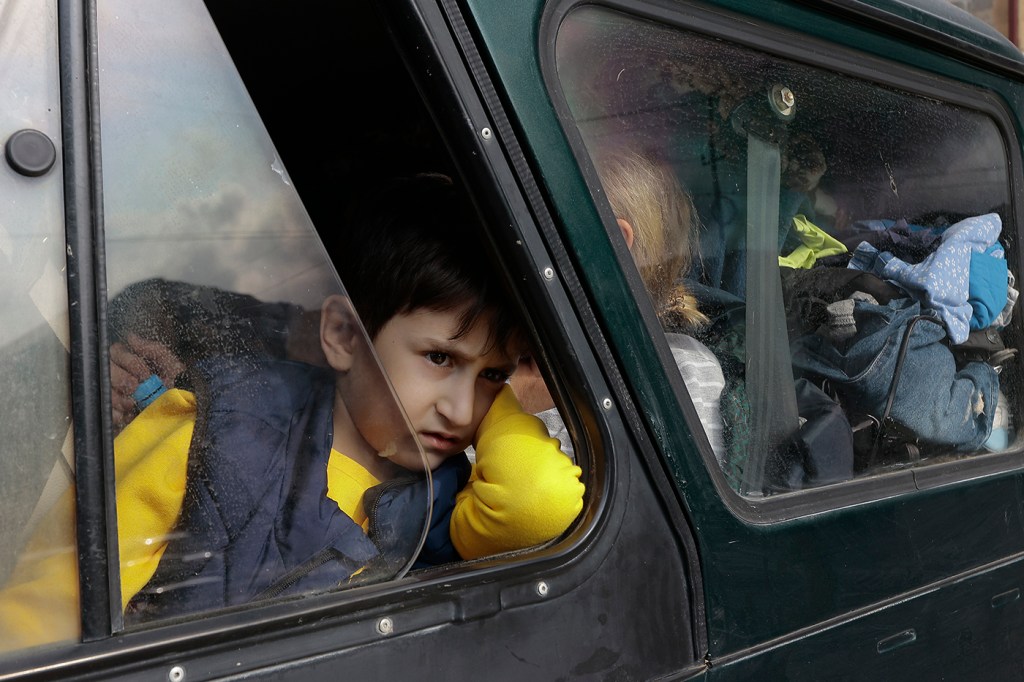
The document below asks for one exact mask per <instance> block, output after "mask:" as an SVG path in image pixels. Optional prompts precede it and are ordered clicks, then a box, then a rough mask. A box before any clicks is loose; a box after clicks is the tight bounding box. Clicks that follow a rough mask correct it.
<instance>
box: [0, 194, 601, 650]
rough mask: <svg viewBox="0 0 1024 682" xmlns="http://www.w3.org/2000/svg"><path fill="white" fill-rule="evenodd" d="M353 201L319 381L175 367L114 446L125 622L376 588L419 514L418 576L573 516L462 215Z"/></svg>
mask: <svg viewBox="0 0 1024 682" xmlns="http://www.w3.org/2000/svg"><path fill="white" fill-rule="evenodd" d="M367 206H368V209H367V210H366V211H364V212H363V213H361V214H356V215H353V216H351V217H350V219H349V221H348V229H347V230H346V231H345V233H344V235H341V236H340V237H339V241H338V243H337V244H332V247H333V248H334V250H335V252H336V254H337V257H336V261H337V262H338V265H339V271H340V272H341V274H342V277H343V279H344V281H345V283H346V286H347V293H348V296H331V297H329V298H328V299H327V300H326V301H325V302H324V304H323V307H322V309H321V315H320V341H321V347H322V351H323V356H324V357H323V359H324V361H325V363H326V365H327V366H328V368H329V369H325V368H322V367H316V366H314V365H312V364H307V363H296V362H289V361H285V360H278V359H272V358H267V357H260V356H258V355H257V354H252V353H246V352H237V353H232V354H229V355H212V354H211V355H209V356H208V357H196V356H195V355H194V356H193V357H190V358H182V359H183V360H184V361H185V364H186V365H188V364H190V361H192V362H191V366H190V367H189V369H188V370H187V371H186V372H185V373H184V374H183V375H182V376H181V377H179V379H178V380H177V381H176V384H177V388H173V389H171V390H167V391H166V392H164V393H163V394H162V395H160V396H159V397H158V398H157V399H156V400H155V401H154V402H153V403H152V404H150V405H149V406H148V407H146V408H145V409H143V410H142V411H141V412H140V414H139V416H138V417H136V418H135V419H134V420H133V421H132V422H131V423H129V424H128V425H127V426H126V427H125V429H124V430H123V431H122V432H121V433H120V435H119V436H118V437H117V439H116V441H115V460H116V465H117V502H118V536H119V543H120V553H121V585H122V604H123V606H124V607H125V619H126V622H128V623H133V622H139V621H143V620H148V619H151V618H155V617H171V616H178V615H184V614H187V613H193V612H196V611H199V610H206V609H210V608H217V607H224V606H230V605H233V604H241V603H246V602H249V601H252V600H254V599H260V598H268V597H273V596H278V595H291V594H302V593H307V592H311V591H319V590H324V589H330V588H331V587H336V586H339V585H344V584H351V583H353V582H355V581H364V580H373V579H378V580H379V579H385V578H388V577H391V576H393V575H395V574H397V573H398V572H399V571H400V570H401V569H402V568H403V567H405V566H407V565H408V564H409V563H410V561H411V559H412V558H413V554H414V552H415V551H416V549H417V548H418V547H419V546H420V541H421V538H422V537H423V533H424V530H425V528H424V525H425V521H426V519H425V515H426V510H427V508H428V504H431V503H432V504H433V513H432V514H431V517H430V523H429V533H428V534H427V537H426V540H425V543H424V544H423V549H422V550H421V551H420V553H419V555H418V559H419V562H420V564H424V565H428V564H437V563H443V562H447V561H453V560H457V559H460V558H462V559H469V558H475V557H479V556H485V555H488V554H492V553H496V552H501V551H508V550H513V549H520V548H524V547H528V546H531V545H535V544H539V543H541V542H545V541H547V540H550V539H552V538H554V537H557V536H558V535H559V534H560V533H562V532H563V531H564V530H565V529H566V528H568V526H569V525H570V524H571V523H572V521H573V520H574V519H575V517H576V516H577V514H578V513H579V511H580V509H581V508H582V497H583V485H582V484H581V483H580V482H579V480H578V479H579V476H580V470H579V468H578V467H575V466H574V465H573V464H572V462H571V461H570V460H569V459H568V458H567V457H565V456H564V455H563V454H562V453H561V452H560V451H559V450H558V445H557V441H554V440H552V439H550V438H548V437H547V432H546V430H545V429H544V426H543V424H542V423H541V422H539V420H537V419H536V418H535V417H533V416H531V415H527V414H525V413H523V412H522V410H521V408H519V405H518V403H517V402H516V400H515V397H514V395H513V394H512V393H511V389H510V388H509V387H508V386H506V384H505V381H506V379H507V378H508V376H509V374H510V373H511V372H512V371H513V370H514V369H515V366H516V361H517V359H518V357H519V355H520V354H521V350H520V349H521V346H522V340H521V338H520V332H519V330H518V325H517V322H516V321H515V319H514V318H513V317H512V315H511V314H510V312H509V307H508V305H507V304H506V302H505V301H504V299H503V296H502V293H501V291H500V290H499V289H497V288H496V287H495V286H494V285H493V283H492V281H491V277H490V275H489V273H488V271H487V268H486V265H485V264H484V263H482V262H481V260H480V257H479V242H478V239H479V236H478V235H477V234H474V232H473V230H472V226H473V225H474V224H475V220H474V218H473V215H472V213H471V212H470V210H469V209H468V206H467V205H466V204H465V202H464V201H462V200H461V199H460V197H459V196H458V195H457V193H456V192H455V189H454V187H452V185H451V183H450V181H448V180H447V179H445V178H442V177H440V176H417V177H416V178H413V179H407V180H403V181H400V182H398V183H397V184H394V185H391V186H389V187H388V188H386V192H385V193H382V194H380V195H379V196H378V200H377V201H371V202H369V203H368V204H367ZM353 305H354V307H353ZM357 313H358V315H357ZM357 318H362V320H363V322H364V324H365V326H366V336H364V335H363V333H362V331H361V329H360V327H359V325H358V319H357ZM371 344H372V346H373V348H375V349H376V352H377V355H378V356H379V358H380V361H381V364H382V366H383V369H384V370H385V371H386V372H387V376H388V377H390V380H391V382H392V384H391V386H389V383H388V381H387V379H385V376H384V375H383V374H382V373H381V371H380V368H379V367H378V365H377V363H376V360H375V359H374V357H373V355H372V353H371V352H370V348H371ZM202 354H203V353H201V352H200V353H199V354H198V355H202ZM182 386H186V387H188V388H189V389H191V390H183V389H182V388H181V387H182ZM392 386H393V390H394V394H397V397H398V399H399V400H400V401H401V403H402V405H403V407H404V408H405V413H406V415H407V416H408V421H406V419H405V418H403V417H402V415H401V413H399V412H398V410H397V409H396V407H395V403H394V399H393V394H392ZM409 427H411V429H410V428H409ZM413 434H415V438H413ZM417 441H418V442H419V443H421V444H422V453H423V455H421V454H420V453H421V450H420V448H419V447H418V446H417V444H416V443H417ZM470 444H473V445H474V446H475V448H476V453H477V462H476V465H475V466H474V467H471V466H470V464H469V462H468V460H467V458H466V457H465V454H463V451H464V450H465V448H466V447H468V446H469V445H470ZM424 464H426V466H428V467H429V468H430V469H432V471H433V473H432V479H433V486H432V487H431V486H428V485H427V484H426V481H425V479H424V478H423V477H422V476H421V475H417V474H416V473H413V472H417V471H421V470H422V469H423V468H424ZM72 570H73V567H72ZM72 575H73V573H72ZM69 582H70V583H71V584H76V581H75V580H74V579H73V578H71V579H70V580H69ZM0 600H2V597H0ZM71 610H72V614H73V615H75V614H74V608H73V606H72V609H71ZM48 613H49V614H50V615H51V619H50V620H49V622H48V626H49V627H50V630H49V632H48V633H47V634H48V636H49V637H51V638H52V637H55V636H56V637H60V636H61V635H60V633H59V632H58V633H55V632H54V630H53V629H52V628H53V626H54V622H53V619H52V615H53V613H54V609H53V608H49V609H48ZM71 620H72V621H74V620H75V619H74V618H72V619H71ZM74 626H75V627H77V624H75V625H74ZM65 636H66V635H65Z"/></svg>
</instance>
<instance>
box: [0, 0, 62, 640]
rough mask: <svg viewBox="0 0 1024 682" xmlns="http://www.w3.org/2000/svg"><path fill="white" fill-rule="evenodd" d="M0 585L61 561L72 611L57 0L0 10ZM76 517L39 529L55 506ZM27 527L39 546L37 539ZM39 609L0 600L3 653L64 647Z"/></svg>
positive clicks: (14, 595) (5, 597)
mask: <svg viewBox="0 0 1024 682" xmlns="http://www.w3.org/2000/svg"><path fill="white" fill-rule="evenodd" d="M0 16H3V21H2V22H0V65H3V66H2V67H0V68H2V71H3V80H4V82H5V83H6V84H7V86H6V87H5V88H3V92H2V93H0V138H2V139H3V142H4V149H5V159H4V162H3V164H2V166H3V168H2V169H0V196H2V197H3V200H2V201H3V204H4V210H3V215H2V217H0V283H2V284H0V289H2V291H3V296H2V297H0V346H2V348H3V350H2V352H0V377H2V380H3V383H4V386H5V390H4V391H3V397H2V398H0V402H2V408H0V414H2V415H3V426H2V429H0V430H2V433H3V435H4V437H3V445H2V452H3V455H2V456H0V467H2V471H0V491H2V496H0V499H2V500H3V502H2V507H3V514H0V547H2V549H0V583H6V584H9V585H14V586H17V585H24V584H25V583H26V582H27V581H28V580H30V579H32V578H33V576H32V575H30V574H28V573H26V572H25V571H23V570H19V569H18V568H17V564H18V562H19V561H23V560H27V559H33V558H34V559H45V557H47V556H52V555H60V556H62V557H65V558H66V559H69V560H70V564H68V569H69V570H68V573H67V574H66V575H65V576H62V577H64V578H65V579H66V580H67V581H69V582H70V584H71V585H72V586H73V587H75V588H76V589H74V590H73V591H72V593H70V594H68V602H69V607H70V612H71V614H72V615H77V611H78V604H77V586H76V585H75V583H76V581H77V575H76V568H75V563H74V560H75V556H76V555H77V549H76V546H75V527H74V523H73V520H74V516H73V513H74V509H73V503H74V500H73V498H72V497H70V496H69V495H67V491H68V489H69V485H70V484H71V482H72V481H73V480H74V461H75V460H74V450H73V438H72V429H71V405H70V400H71V398H70V375H69V353H68V351H69V348H70V345H69V344H70V342H69V324H68V294H67V280H66V277H65V271H66V268H65V258H66V248H67V247H66V243H65V238H64V212H63V203H62V200H63V196H62V192H63V187H62V175H63V174H62V172H61V163H60V160H59V156H60V154H59V150H60V139H61V128H60V106H59V102H60V89H59V88H60V86H59V81H58V73H57V63H58V62H57V7H56V3H53V2H44V3H36V2H20V1H11V2H5V3H0ZM54 509H61V510H64V511H67V512H69V514H66V515H64V516H63V517H62V520H61V521H60V522H57V523H52V524H42V523H41V520H42V519H43V518H44V517H46V516H47V515H48V514H49V513H50V512H51V510H54ZM31 530H38V531H39V534H40V535H42V536H45V538H44V539H43V540H37V541H32V533H31V532H30V531H31ZM35 607H36V604H35V603H34V602H33V601H32V600H31V599H30V598H26V595H25V594H24V593H21V592H19V590H18V589H17V588H16V587H15V588H14V589H13V590H12V591H5V592H4V593H3V594H0V613H2V614H3V618H2V619H0V621H2V622H0V649H2V650H4V651H9V650H12V649H17V648H20V647H22V646H24V645H25V640H26V638H29V637H31V636H40V635H41V636H44V637H47V638H49V639H62V638H63V637H64V635H63V634H62V633H59V632H58V633H49V632H47V630H48V628H46V627H45V626H44V627H42V628H38V627H37V628H36V629H35V630H33V631H32V632H29V629H30V625H29V624H28V623H25V622H24V621H23V618H24V616H25V615H27V614H31V613H32V612H33V610H34V609H35Z"/></svg>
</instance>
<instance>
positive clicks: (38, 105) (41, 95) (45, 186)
mask: <svg viewBox="0 0 1024 682" xmlns="http://www.w3.org/2000/svg"><path fill="white" fill-rule="evenodd" d="M55 25H56V3H53V2H27V1H25V2H15V1H14V0H0V83H3V88H0V144H2V143H6V141H7V138H8V137H10V136H11V134H13V133H14V132H16V131H18V130H21V129H23V128H34V129H36V130H39V131H41V132H43V133H45V134H46V135H48V136H49V137H50V139H51V140H53V141H54V144H55V145H56V146H57V147H58V148H59V146H60V101H59V97H60V86H59V82H58V73H57V57H56V55H57V43H56V40H57V36H56V32H55V29H54V27H55ZM62 197H63V189H62V187H61V173H60V160H59V158H58V161H57V163H56V165H55V167H54V168H53V169H52V170H51V171H50V172H49V173H48V174H46V175H45V176H43V177H39V178H27V177H25V176H23V175H19V174H18V173H16V172H15V171H14V170H13V169H11V167H10V166H9V165H8V164H7V163H6V162H3V163H0V207H2V208H0V343H3V344H5V345H6V344H7V343H9V342H10V341H12V340H13V339H15V338H18V337H20V336H23V335H24V334H25V333H26V332H27V331H28V330H29V329H32V328H34V327H37V326H39V325H40V324H41V323H42V322H43V320H46V321H47V322H48V323H49V324H50V325H51V326H52V327H53V329H54V331H55V332H56V333H57V334H58V336H60V337H61V338H62V339H63V340H66V338H67V291H66V287H67V285H66V283H65V280H64V267H65V254H64V249H65V244H64V215H63V211H62V207H61V200H62ZM33 299H34V300H33Z"/></svg>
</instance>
